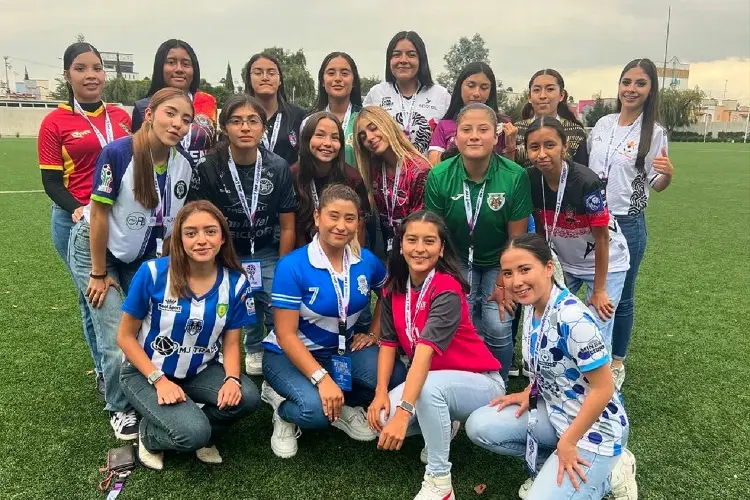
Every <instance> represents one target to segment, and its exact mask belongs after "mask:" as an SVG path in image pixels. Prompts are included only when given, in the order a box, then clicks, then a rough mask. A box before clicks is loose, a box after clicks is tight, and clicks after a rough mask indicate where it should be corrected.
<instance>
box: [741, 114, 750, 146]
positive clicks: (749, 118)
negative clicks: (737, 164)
mask: <svg viewBox="0 0 750 500" xmlns="http://www.w3.org/2000/svg"><path fill="white" fill-rule="evenodd" d="M748 126H750V105H748V107H747V119H746V120H745V137H743V138H742V142H743V144H747V128H748Z"/></svg>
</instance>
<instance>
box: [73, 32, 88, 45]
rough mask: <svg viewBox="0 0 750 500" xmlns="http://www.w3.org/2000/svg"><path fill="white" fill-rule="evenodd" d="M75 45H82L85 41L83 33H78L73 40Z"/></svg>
mask: <svg viewBox="0 0 750 500" xmlns="http://www.w3.org/2000/svg"><path fill="white" fill-rule="evenodd" d="M75 40H76V42H77V43H82V42H85V41H86V37H85V36H83V33H78V34H77V35H76V38H75Z"/></svg>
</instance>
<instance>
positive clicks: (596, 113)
mask: <svg viewBox="0 0 750 500" xmlns="http://www.w3.org/2000/svg"><path fill="white" fill-rule="evenodd" d="M614 112H615V109H614V108H612V106H609V105H606V104H604V101H602V98H601V96H596V100H594V107H593V108H591V110H590V111H589V112H588V113H586V114H585V118H586V126H587V127H593V126H594V125H596V122H598V121H599V118H601V117H603V116H607V115H609V114H612V113H614Z"/></svg>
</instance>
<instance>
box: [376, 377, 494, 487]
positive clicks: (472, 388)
mask: <svg viewBox="0 0 750 500" xmlns="http://www.w3.org/2000/svg"><path fill="white" fill-rule="evenodd" d="M405 386H406V384H405V383H403V384H400V385H399V386H398V387H396V388H395V389H393V390H392V391H390V392H389V393H388V398H389V399H390V400H391V412H390V415H389V416H388V420H390V419H391V418H393V416H394V415H395V414H396V409H397V405H398V403H399V401H401V398H402V396H403V393H404V387H405ZM503 394H505V383H504V382H503V378H502V376H501V375H500V373H498V372H488V373H472V372H465V371H458V370H436V371H430V372H429V373H428V374H427V379H426V380H425V383H424V385H423V386H422V391H421V392H420V393H419V397H418V398H417V402H416V403H415V405H414V407H415V409H416V414H415V416H414V417H412V419H411V421H410V423H409V428H408V429H407V431H406V435H407V436H413V435H415V434H420V433H421V434H422V436H423V437H424V442H425V446H427V473H428V474H431V475H433V476H444V475H446V474H449V473H450V471H451V463H450V461H449V460H448V459H449V454H450V446H451V423H452V422H453V421H454V420H458V421H460V422H465V421H466V419H467V418H469V415H471V414H472V412H474V410H476V409H477V408H481V407H483V406H487V405H488V404H489V402H490V401H491V400H492V398H494V397H496V396H502V395H503ZM381 419H382V417H381ZM383 424H385V422H383Z"/></svg>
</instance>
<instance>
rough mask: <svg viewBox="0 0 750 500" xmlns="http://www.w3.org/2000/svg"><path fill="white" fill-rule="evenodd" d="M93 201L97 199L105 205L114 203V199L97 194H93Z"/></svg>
mask: <svg viewBox="0 0 750 500" xmlns="http://www.w3.org/2000/svg"><path fill="white" fill-rule="evenodd" d="M91 201H97V202H99V203H104V204H105V205H110V206H111V205H114V203H115V202H114V201H112V200H110V199H109V198H105V197H103V196H99V195H96V194H92V195H91Z"/></svg>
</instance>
